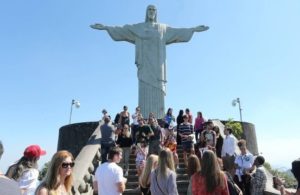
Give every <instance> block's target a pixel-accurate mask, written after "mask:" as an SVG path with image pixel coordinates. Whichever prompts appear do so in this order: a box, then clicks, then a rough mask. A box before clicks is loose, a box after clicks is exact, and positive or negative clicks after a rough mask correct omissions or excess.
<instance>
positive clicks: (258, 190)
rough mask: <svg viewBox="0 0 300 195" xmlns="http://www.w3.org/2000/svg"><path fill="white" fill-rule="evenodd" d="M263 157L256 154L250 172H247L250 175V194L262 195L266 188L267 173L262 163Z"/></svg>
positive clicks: (263, 161)
mask: <svg viewBox="0 0 300 195" xmlns="http://www.w3.org/2000/svg"><path fill="white" fill-rule="evenodd" d="M264 163H265V158H264V157H263V156H257V157H256V158H255V160H254V163H253V168H252V169H253V170H254V171H252V173H249V172H247V174H249V175H250V177H251V180H250V182H251V194H255V195H263V194H264V191H265V189H266V183H267V174H266V171H265V168H264V167H263V164H264Z"/></svg>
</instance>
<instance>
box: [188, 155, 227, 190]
mask: <svg viewBox="0 0 300 195" xmlns="http://www.w3.org/2000/svg"><path fill="white" fill-rule="evenodd" d="M192 193H193V195H200V194H201V195H213V194H218V195H229V191H228V186H227V180H226V177H225V174H224V173H223V172H222V171H221V169H220V167H219V164H218V160H217V157H216V155H215V153H214V152H213V151H210V150H208V151H205V152H204V153H203V156H202V160H201V171H199V172H198V173H195V174H194V175H193V176H192Z"/></svg>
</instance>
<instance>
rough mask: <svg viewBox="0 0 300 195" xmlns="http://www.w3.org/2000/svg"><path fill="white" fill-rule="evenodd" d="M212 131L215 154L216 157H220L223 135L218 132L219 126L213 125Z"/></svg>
mask: <svg viewBox="0 0 300 195" xmlns="http://www.w3.org/2000/svg"><path fill="white" fill-rule="evenodd" d="M213 131H214V132H215V133H216V154H217V157H218V158H221V153H222V146H223V140H224V139H223V137H222V135H221V134H220V128H219V127H218V126H214V127H213Z"/></svg>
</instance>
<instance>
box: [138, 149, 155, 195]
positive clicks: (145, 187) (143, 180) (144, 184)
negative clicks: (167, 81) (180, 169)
mask: <svg viewBox="0 0 300 195" xmlns="http://www.w3.org/2000/svg"><path fill="white" fill-rule="evenodd" d="M157 162H158V156H157V155H155V154H151V155H150V156H149V157H148V158H147V161H146V165H145V168H144V170H143V173H142V175H141V177H140V178H139V184H140V189H141V191H142V195H150V194H151V192H150V173H151V171H152V170H153V169H155V168H156V166H157Z"/></svg>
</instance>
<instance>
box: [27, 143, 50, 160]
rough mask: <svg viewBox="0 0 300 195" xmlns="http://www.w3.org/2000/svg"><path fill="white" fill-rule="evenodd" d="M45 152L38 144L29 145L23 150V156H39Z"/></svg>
mask: <svg viewBox="0 0 300 195" xmlns="http://www.w3.org/2000/svg"><path fill="white" fill-rule="evenodd" d="M45 154H46V151H45V150H42V149H41V147H40V146H39V145H30V146H28V147H27V148H26V149H25V151H24V156H25V157H27V158H33V157H40V156H42V155H45Z"/></svg>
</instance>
